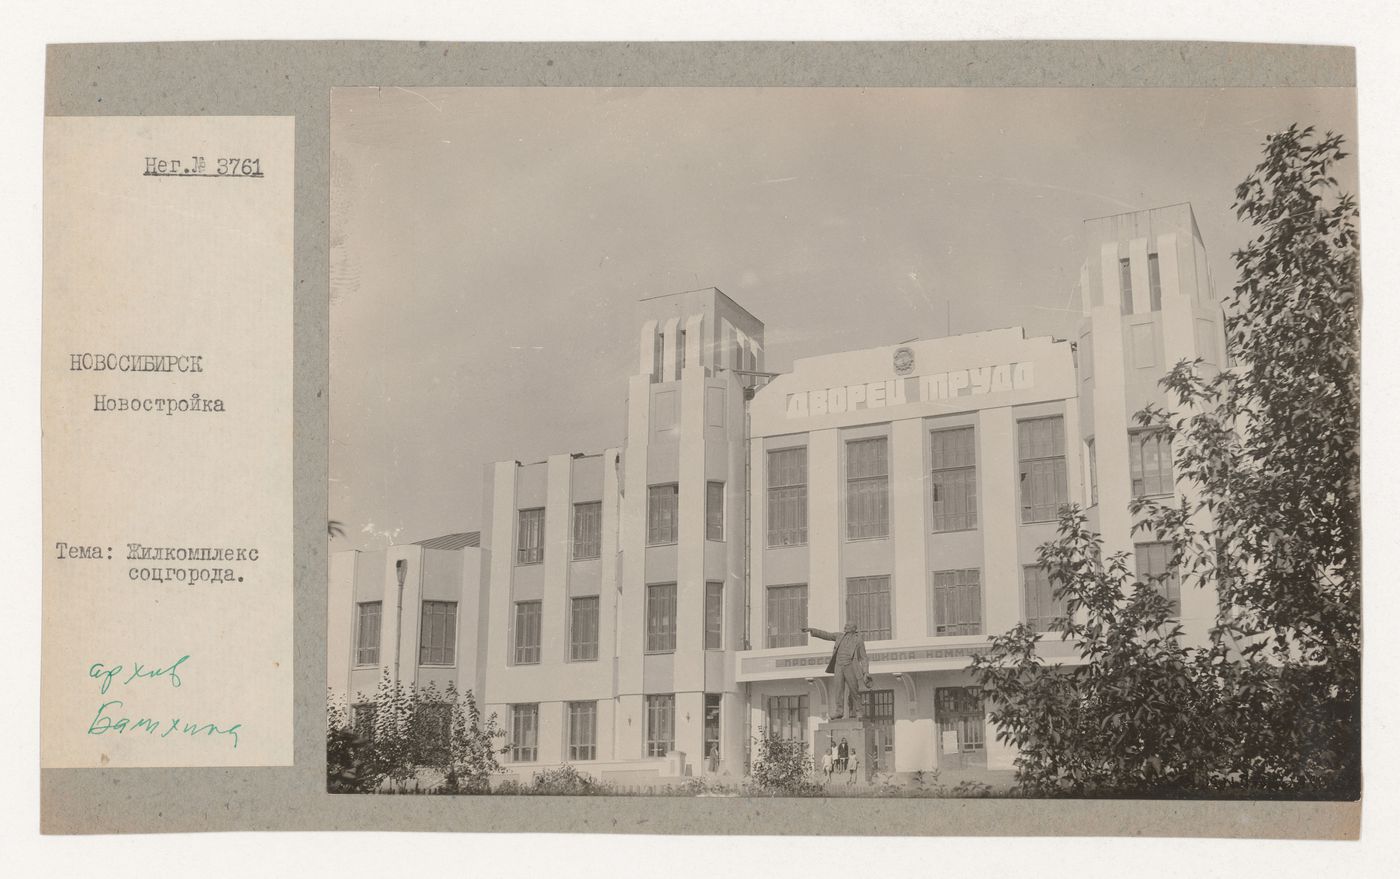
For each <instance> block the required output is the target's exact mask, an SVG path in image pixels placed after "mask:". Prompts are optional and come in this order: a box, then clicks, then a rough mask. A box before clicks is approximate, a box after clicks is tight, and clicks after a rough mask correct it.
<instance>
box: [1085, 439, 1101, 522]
mask: <svg viewBox="0 0 1400 879" xmlns="http://www.w3.org/2000/svg"><path fill="white" fill-rule="evenodd" d="M1084 445H1085V446H1086V447H1088V450H1089V506H1091V507H1093V506H1098V503H1099V452H1098V449H1097V448H1095V447H1094V441H1093V439H1088V440H1085V441H1084Z"/></svg>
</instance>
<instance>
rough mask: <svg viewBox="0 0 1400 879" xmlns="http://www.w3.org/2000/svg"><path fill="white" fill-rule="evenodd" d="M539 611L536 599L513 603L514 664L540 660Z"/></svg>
mask: <svg viewBox="0 0 1400 879" xmlns="http://www.w3.org/2000/svg"><path fill="white" fill-rule="evenodd" d="M540 612H541V605H540V602H538V601H517V602H516V603H515V664H516V665H533V664H535V663H537V662H539V661H540Z"/></svg>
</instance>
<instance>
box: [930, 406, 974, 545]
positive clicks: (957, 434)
mask: <svg viewBox="0 0 1400 879" xmlns="http://www.w3.org/2000/svg"><path fill="white" fill-rule="evenodd" d="M929 449H930V452H931V457H932V461H933V473H932V477H931V479H930V480H929V483H930V485H931V486H932V488H931V491H932V493H933V530H934V531H967V530H970V529H972V528H976V527H977V447H976V442H975V435H974V433H973V429H972V428H971V427H954V428H951V429H949V430H935V431H933V432H932V433H930V434H929Z"/></svg>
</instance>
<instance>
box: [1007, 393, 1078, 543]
mask: <svg viewBox="0 0 1400 879" xmlns="http://www.w3.org/2000/svg"><path fill="white" fill-rule="evenodd" d="M1017 445H1018V449H1019V456H1020V462H1021V521H1022V522H1023V523H1024V522H1053V521H1054V520H1055V518H1056V517H1057V516H1058V515H1059V512H1060V506H1061V505H1063V504H1064V503H1065V502H1066V501H1067V500H1068V494H1069V486H1068V484H1067V482H1066V477H1065V420H1064V418H1063V417H1061V416H1059V415H1055V416H1052V417H1050V418H1032V419H1030V420H1027V421H1022V422H1020V424H1018V425H1017Z"/></svg>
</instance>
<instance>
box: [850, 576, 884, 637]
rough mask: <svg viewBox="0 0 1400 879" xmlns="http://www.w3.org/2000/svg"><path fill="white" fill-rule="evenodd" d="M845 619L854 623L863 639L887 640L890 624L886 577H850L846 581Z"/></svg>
mask: <svg viewBox="0 0 1400 879" xmlns="http://www.w3.org/2000/svg"><path fill="white" fill-rule="evenodd" d="M846 622H848V623H855V624H856V627H857V628H859V629H860V635H861V637H862V638H864V639H865V640H867V641H888V640H889V639H890V638H892V637H894V635H893V632H892V630H891V627H890V578H889V577H887V576H886V577H851V578H850V579H848V580H847V581H846Z"/></svg>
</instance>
